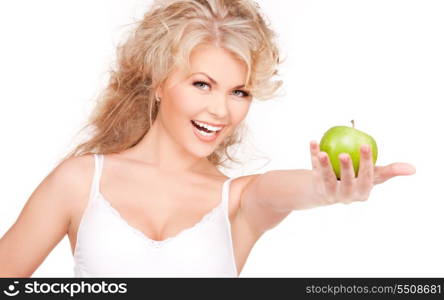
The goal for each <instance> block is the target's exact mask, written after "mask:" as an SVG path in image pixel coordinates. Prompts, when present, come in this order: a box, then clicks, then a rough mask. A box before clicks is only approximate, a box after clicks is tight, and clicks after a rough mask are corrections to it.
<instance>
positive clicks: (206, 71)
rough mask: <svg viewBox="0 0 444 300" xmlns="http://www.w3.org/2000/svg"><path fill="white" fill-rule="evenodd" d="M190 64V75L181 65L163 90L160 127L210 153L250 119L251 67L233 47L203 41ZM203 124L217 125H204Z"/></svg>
mask: <svg viewBox="0 0 444 300" xmlns="http://www.w3.org/2000/svg"><path fill="white" fill-rule="evenodd" d="M190 63H191V72H190V74H186V73H185V70H184V69H177V70H176V71H175V72H174V73H173V74H172V75H171V76H170V77H169V78H168V79H167V81H166V82H165V84H164V85H163V87H162V88H161V89H160V90H159V91H158V96H159V97H160V98H161V104H160V111H159V115H158V117H159V121H160V123H161V124H159V125H161V126H162V127H163V128H164V129H165V130H166V132H167V133H168V134H169V135H170V136H171V137H172V138H173V139H174V140H175V141H176V142H177V143H178V144H179V145H182V146H183V147H184V148H185V149H186V150H187V151H188V152H190V153H193V154H194V155H196V156H199V157H206V156H208V155H210V154H211V153H212V152H213V151H214V150H215V149H216V147H217V145H218V144H220V143H221V142H222V141H223V140H224V139H225V138H226V137H227V136H229V135H230V134H232V133H233V131H234V130H235V129H236V127H237V126H238V124H239V123H240V122H241V121H242V120H243V119H244V118H245V116H246V115H247V113H248V110H249V107H250V104H251V101H252V97H251V95H250V92H249V91H248V90H246V89H245V88H244V84H245V83H246V82H245V81H246V76H247V68H246V65H245V64H244V63H243V62H241V61H239V60H236V59H235V57H234V56H233V55H232V54H231V53H230V52H228V51H227V50H225V49H222V48H218V47H215V46H212V45H200V46H198V47H196V48H195V49H194V50H193V52H192V54H191V57H190ZM195 121H197V122H198V123H197V124H196V122H195ZM202 123H206V124H209V125H211V126H212V127H207V129H202V128H201V129H198V128H197V127H196V125H199V126H201V125H202ZM208 129H209V130H208Z"/></svg>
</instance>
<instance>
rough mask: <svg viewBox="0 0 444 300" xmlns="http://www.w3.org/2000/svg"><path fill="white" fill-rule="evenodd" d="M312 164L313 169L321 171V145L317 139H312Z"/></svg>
mask: <svg viewBox="0 0 444 300" xmlns="http://www.w3.org/2000/svg"><path fill="white" fill-rule="evenodd" d="M310 154H311V165H312V167H313V170H315V171H317V172H320V170H319V169H320V162H319V158H318V154H319V145H318V143H317V142H316V141H315V140H312V141H310Z"/></svg>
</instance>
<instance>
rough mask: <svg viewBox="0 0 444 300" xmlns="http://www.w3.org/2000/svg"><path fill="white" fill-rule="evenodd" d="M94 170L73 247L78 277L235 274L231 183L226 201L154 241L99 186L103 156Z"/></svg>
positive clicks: (226, 189) (224, 196) (226, 186)
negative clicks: (119, 210)
mask: <svg viewBox="0 0 444 300" xmlns="http://www.w3.org/2000/svg"><path fill="white" fill-rule="evenodd" d="M94 161H95V171H94V179H93V183H92V186H91V191H90V196H89V201H88V204H87V206H86V208H85V210H84V212H83V215H82V218H81V221H80V224H79V228H78V232H77V243H76V247H75V251H74V256H73V258H74V274H75V277H237V269H236V263H235V259H234V253H233V243H232V238H231V226H230V221H229V218H228V195H229V185H230V182H231V180H232V179H233V178H229V179H227V180H226V181H225V182H224V184H223V187H222V195H221V199H222V201H221V202H220V203H219V204H218V205H217V206H216V207H214V208H213V209H212V210H211V211H210V212H209V213H207V214H206V215H205V216H203V217H202V219H201V220H200V221H199V222H198V223H197V224H195V225H194V226H192V227H189V228H186V229H184V230H182V231H181V232H180V233H178V234H177V235H176V236H174V237H169V238H167V239H165V240H162V241H155V240H152V239H150V238H149V237H147V236H146V235H145V234H144V233H143V232H142V231H140V230H138V229H136V228H134V227H132V226H131V225H129V224H128V223H127V221H126V220H125V219H123V218H122V216H121V215H120V214H119V212H118V211H117V210H116V209H114V208H113V207H112V206H111V203H110V202H108V200H107V199H105V197H104V196H103V195H102V194H101V192H100V190H99V182H100V176H101V173H102V166H103V155H101V154H94Z"/></svg>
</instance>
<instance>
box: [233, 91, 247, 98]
mask: <svg viewBox="0 0 444 300" xmlns="http://www.w3.org/2000/svg"><path fill="white" fill-rule="evenodd" d="M234 92H241V93H242V94H241V97H244V98H248V97H249V96H250V94H249V93H248V92H245V91H242V90H235V91H234Z"/></svg>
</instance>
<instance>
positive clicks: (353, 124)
mask: <svg viewBox="0 0 444 300" xmlns="http://www.w3.org/2000/svg"><path fill="white" fill-rule="evenodd" d="M351 122H352V126H353V128H355V120H351Z"/></svg>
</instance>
